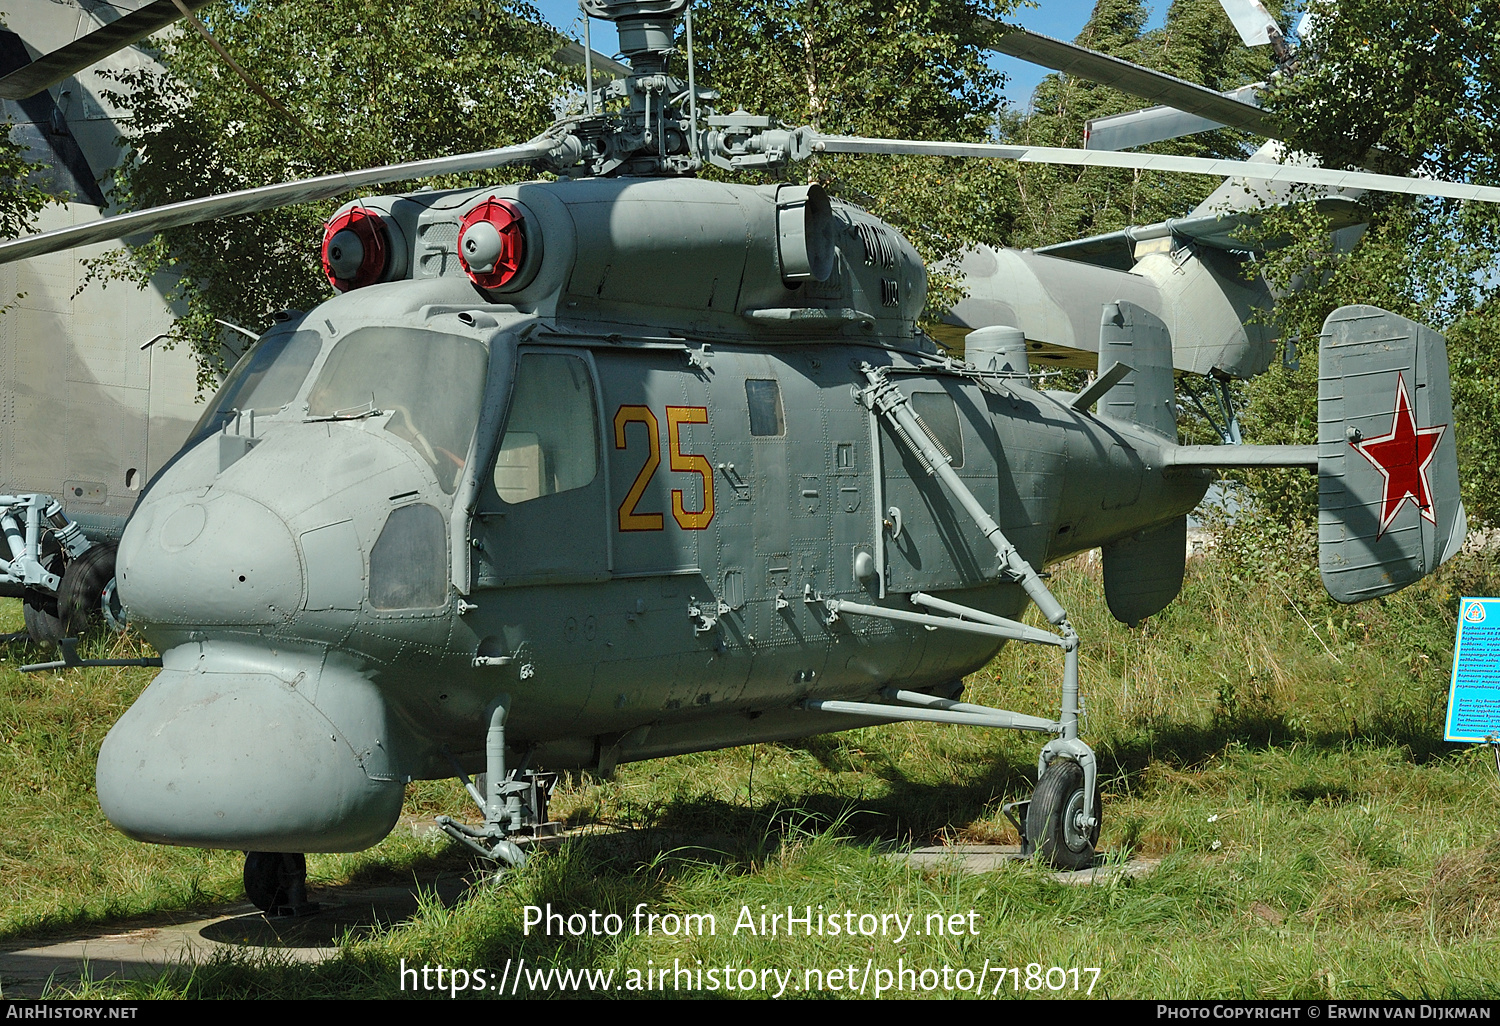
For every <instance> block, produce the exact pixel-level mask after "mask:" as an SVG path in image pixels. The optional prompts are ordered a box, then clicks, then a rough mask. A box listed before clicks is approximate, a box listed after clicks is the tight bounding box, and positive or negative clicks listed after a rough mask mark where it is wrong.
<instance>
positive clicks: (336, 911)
mask: <svg viewBox="0 0 1500 1026" xmlns="http://www.w3.org/2000/svg"><path fill="white" fill-rule="evenodd" d="M470 885H471V884H470V881H469V880H468V879H466V878H465V877H463V876H462V875H460V874H457V873H439V874H437V875H435V876H434V877H432V878H431V879H427V880H418V881H414V882H413V883H411V884H404V885H399V886H390V885H386V886H366V887H354V886H350V887H317V888H310V889H309V890H310V891H311V893H310V894H309V898H310V899H311V900H312V901H315V902H317V903H318V904H319V905H320V906H321V908H320V910H319V912H318V913H317V914H316V915H312V916H307V917H305V918H300V919H267V918H266V917H265V916H263V915H261V914H260V912H259V910H257V909H256V908H255V906H254V905H251V904H249V903H248V902H246V903H245V904H242V905H233V906H228V907H225V908H219V909H214V910H212V911H210V912H203V913H193V912H178V913H169V914H164V915H159V916H152V917H150V918H149V919H139V920H132V921H130V922H124V923H115V924H108V925H102V926H100V927H98V928H97V929H96V930H91V931H87V932H79V933H77V934H74V935H72V936H67V937H60V938H53V939H49V940H47V941H43V942H37V943H28V942H26V941H24V940H22V941H16V942H12V943H11V944H9V945H6V946H5V948H4V949H3V950H0V997H5V998H36V997H41V996H42V995H43V993H45V992H46V991H47V990H48V988H49V987H75V986H76V985H77V984H78V982H79V980H80V979H82V978H84V976H85V974H87V976H88V978H89V979H92V980H94V981H100V980H106V979H142V978H151V977H155V976H159V975H160V974H161V973H162V972H163V971H164V970H166V969H170V968H173V967H176V966H184V967H186V966H191V965H193V964H196V963H201V962H205V961H207V960H208V959H209V958H212V957H213V956H214V954H215V953H216V952H219V951H222V950H231V951H235V952H238V953H249V954H256V955H261V954H267V953H272V954H274V955H277V956H280V957H283V958H289V959H293V960H296V961H302V962H313V961H319V960H321V959H324V958H328V957H329V956H331V955H333V954H334V953H335V952H336V951H337V950H338V947H337V945H338V941H339V939H340V938H342V937H344V936H346V935H351V934H352V935H354V936H358V935H359V934H361V933H369V932H371V931H373V930H376V929H380V928H384V927H387V926H390V925H392V924H395V923H399V922H401V921H403V920H406V919H409V918H411V917H412V916H413V915H415V914H416V911H417V901H418V896H419V895H432V894H436V896H437V898H438V900H439V901H441V902H442V903H443V904H444V905H453V904H455V903H457V902H458V901H459V900H461V899H462V898H463V896H464V894H465V893H466V892H467V891H468V889H469V887H470Z"/></svg>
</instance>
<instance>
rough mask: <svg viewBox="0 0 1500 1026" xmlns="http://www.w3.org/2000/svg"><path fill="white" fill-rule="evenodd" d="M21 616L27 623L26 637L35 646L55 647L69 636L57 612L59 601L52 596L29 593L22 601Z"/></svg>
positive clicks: (34, 592) (36, 592)
mask: <svg viewBox="0 0 1500 1026" xmlns="http://www.w3.org/2000/svg"><path fill="white" fill-rule="evenodd" d="M21 616H22V619H23V620H25V622H26V635H27V636H28V637H29V638H31V640H32V642H33V643H34V644H37V645H55V644H57V643H58V642H59V641H61V640H62V639H63V638H65V637H67V636H68V634H67V631H65V630H63V622H62V617H61V616H59V615H58V612H57V599H55V598H53V597H52V596H51V595H46V594H43V593H42V592H39V591H27V592H26V597H25V598H23V599H22V600H21Z"/></svg>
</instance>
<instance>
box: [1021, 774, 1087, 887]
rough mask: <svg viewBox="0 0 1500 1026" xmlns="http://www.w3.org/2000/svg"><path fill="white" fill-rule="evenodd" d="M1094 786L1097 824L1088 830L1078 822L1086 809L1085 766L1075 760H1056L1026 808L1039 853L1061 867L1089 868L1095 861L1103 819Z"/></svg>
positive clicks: (1029, 833) (1029, 834)
mask: <svg viewBox="0 0 1500 1026" xmlns="http://www.w3.org/2000/svg"><path fill="white" fill-rule="evenodd" d="M1099 798H1100V795H1099V787H1098V785H1097V783H1096V784H1095V786H1094V825H1093V826H1092V827H1090V828H1089V829H1088V830H1087V832H1085V831H1082V830H1080V829H1079V828H1078V827H1077V825H1076V817H1077V816H1078V815H1079V814H1080V813H1081V812H1082V810H1083V767H1082V766H1080V765H1078V763H1076V762H1073V761H1072V760H1066V759H1056V760H1054V761H1053V762H1052V764H1051V765H1049V766H1048V767H1047V772H1046V773H1045V774H1043V775H1042V779H1041V780H1039V781H1037V785H1036V791H1035V793H1033V794H1032V796H1031V806H1030V807H1029V808H1028V809H1027V810H1026V836H1027V838H1029V839H1030V840H1031V842H1032V844H1034V845H1035V846H1036V852H1037V854H1038V855H1040V856H1041V857H1042V858H1043V859H1045V860H1046V861H1047V862H1048V863H1050V864H1051V865H1053V866H1054V867H1056V868H1058V869H1088V868H1089V867H1090V866H1092V865H1093V864H1094V847H1095V845H1097V844H1098V843H1099V825H1100V824H1101V823H1102V822H1103V821H1104V814H1103V808H1102V805H1101V804H1100V801H1099Z"/></svg>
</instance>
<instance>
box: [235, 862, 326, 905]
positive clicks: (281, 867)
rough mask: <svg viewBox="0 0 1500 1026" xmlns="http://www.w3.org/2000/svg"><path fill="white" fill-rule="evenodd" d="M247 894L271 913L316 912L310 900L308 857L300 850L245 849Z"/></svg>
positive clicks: (255, 903)
mask: <svg viewBox="0 0 1500 1026" xmlns="http://www.w3.org/2000/svg"><path fill="white" fill-rule="evenodd" d="M244 879H245V896H246V897H247V898H249V899H250V901H251V903H252V904H254V905H255V907H256V908H258V909H260V910H261V911H262V912H264V913H265V914H266V915H268V916H301V915H307V914H308V913H311V912H316V911H317V910H318V906H317V905H315V904H312V903H311V902H309V901H308V900H307V856H306V855H303V854H301V853H300V852H283V851H247V852H245V877H244Z"/></svg>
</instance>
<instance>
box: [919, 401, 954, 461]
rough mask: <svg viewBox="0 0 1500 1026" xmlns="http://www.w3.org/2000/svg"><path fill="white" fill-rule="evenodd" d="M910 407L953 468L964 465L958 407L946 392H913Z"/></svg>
mask: <svg viewBox="0 0 1500 1026" xmlns="http://www.w3.org/2000/svg"><path fill="white" fill-rule="evenodd" d="M911 408H912V411H913V412H914V413H916V415H917V416H918V417H920V418H921V420H922V426H923V427H925V428H926V429H927V434H928V435H929V436H930V437H931V438H932V440H933V441H934V442H936V443H937V444H938V446H939V447H940V448H941V449H942V450H943V452H945V453H947V454H948V458H949V459H951V460H952V461H953V469H954V470H957V469H959V468H960V467H962V466H963V465H964V436H963V433H962V432H961V431H960V430H959V428H958V407H957V406H955V405H954V403H953V397H952V396H951V395H949V394H948V393H947V392H913V393H912V396H911Z"/></svg>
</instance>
